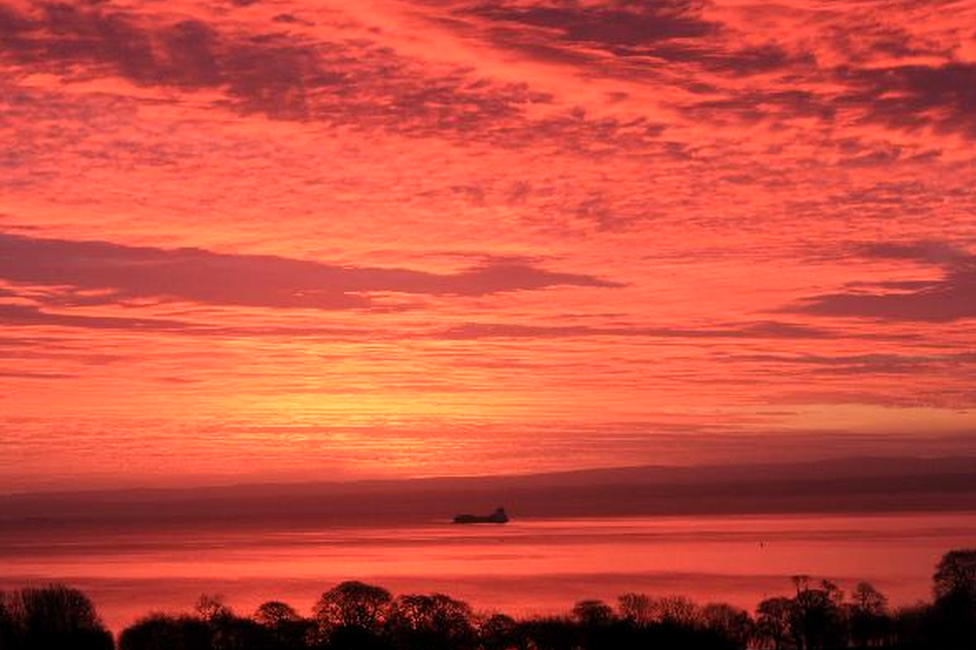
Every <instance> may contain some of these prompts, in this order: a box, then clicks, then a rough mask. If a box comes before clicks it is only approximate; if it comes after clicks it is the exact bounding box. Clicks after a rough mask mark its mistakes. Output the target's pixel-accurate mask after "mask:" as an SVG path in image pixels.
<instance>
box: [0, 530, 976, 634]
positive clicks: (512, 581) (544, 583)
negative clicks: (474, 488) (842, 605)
mask: <svg viewBox="0 0 976 650" xmlns="http://www.w3.org/2000/svg"><path fill="white" fill-rule="evenodd" d="M42 537H43V539H40V538H39V536H38V535H37V533H36V532H34V533H29V534H28V533H27V532H25V531H16V530H10V529H7V530H0V587H12V586H18V585H20V584H23V583H24V582H27V581H32V582H44V581H48V580H52V579H57V580H61V581H65V582H68V583H70V584H73V585H76V586H79V587H81V588H82V589H85V590H86V591H87V592H88V593H89V594H90V595H91V596H92V597H93V598H94V599H95V602H96V605H97V606H98V608H99V611H100V612H101V613H102V615H103V617H104V618H105V620H106V622H107V623H108V624H109V625H110V626H111V627H112V628H113V629H116V630H118V629H121V627H124V626H125V625H126V624H128V623H130V622H131V621H133V620H134V619H135V618H136V617H138V616H139V615H142V614H144V613H146V612H148V611H150V610H166V611H186V610H189V609H191V608H192V605H193V603H194V601H195V600H196V598H197V597H198V596H199V594H200V593H202V592H208V593H213V592H219V593H222V594H224V595H225V596H226V597H227V599H228V602H229V604H230V605H231V606H232V607H234V608H235V609H236V610H237V611H238V612H242V613H244V612H249V611H251V610H253V608H254V607H256V606H257V605H258V604H259V603H260V602H263V601H264V600H268V599H272V598H274V599H280V600H285V601H287V602H290V603H291V604H292V605H294V606H295V607H297V608H299V609H300V610H304V611H308V610H309V609H310V608H311V606H312V604H313V602H314V601H315V599H316V597H317V595H318V594H320V593H321V592H322V591H324V590H325V589H327V588H329V587H330V586H332V585H333V584H334V583H336V582H337V581H340V580H344V579H350V578H356V579H364V580H367V581H371V582H376V583H378V584H382V585H384V586H386V587H387V588H389V589H390V590H391V591H394V592H397V593H402V592H405V591H434V590H440V591H444V592H446V593H449V594H451V595H454V596H457V597H461V598H464V599H466V600H468V601H469V602H471V603H472V604H473V605H475V607H476V608H478V609H496V608H497V609H502V610H504V611H507V612H510V613H520V614H525V613H539V612H559V611H564V610H567V609H568V608H570V607H571V606H572V604H573V602H575V601H576V600H579V599H581V598H591V597H597V598H604V599H608V600H612V599H614V598H615V597H616V596H617V595H618V594H620V593H624V592H626V591H643V592H646V593H650V594H654V595H665V594H685V595H689V596H692V597H694V598H696V599H698V600H700V601H708V600H723V601H728V602H732V603H736V604H738V605H741V606H743V607H747V608H749V609H752V607H753V606H754V605H755V603H756V602H757V601H758V600H759V599H761V598H763V597H765V596H769V595H774V594H779V593H783V594H786V593H788V592H789V590H790V588H791V585H790V582H789V580H788V576H789V575H792V574H797V573H806V574H810V575H813V576H815V577H828V578H831V579H832V580H835V581H836V582H839V583H840V584H841V586H842V587H845V588H850V587H851V586H852V585H853V584H854V583H855V582H856V581H859V580H862V579H866V580H870V581H872V582H874V583H875V585H876V586H878V587H879V588H881V589H882V591H884V592H885V593H887V594H888V595H889V597H890V598H891V600H892V602H893V603H895V604H905V603H911V602H914V601H916V600H919V599H924V598H928V597H929V585H930V577H931V574H932V568H933V566H934V564H935V563H936V562H937V561H938V558H939V557H940V556H941V554H942V553H943V552H945V551H946V550H947V549H949V548H953V547H963V546H973V545H974V543H976V513H948V514H947V513H939V514H934V515H932V514H896V515H891V514H884V515H863V516H846V515H845V516H811V515H802V516H800V515H797V516H791V515H786V516H783V515H777V516H716V517H693V518H691V517H688V518H676V517H664V518H660V517H656V518H628V519H580V520H569V519H559V520H533V521H515V522H513V523H510V524H508V525H506V526H475V527H467V526H454V525H451V524H448V523H441V522H429V523H425V524H422V525H416V526H410V527H392V528H391V527H387V528H378V527H377V528H363V527H359V528H348V529H346V528H335V527H332V528H321V529H292V530H282V529H254V528H251V529H247V530H239V529H238V530H233V531H227V530H210V529H201V528H195V529H192V530H180V531H173V530H169V531H166V532H162V533H160V532H153V533H151V534H149V533H145V532H141V533H140V532H133V531H125V530H114V531H107V530H87V531H72V532H71V533H70V534H69V533H46V534H44V535H43V536H42Z"/></svg>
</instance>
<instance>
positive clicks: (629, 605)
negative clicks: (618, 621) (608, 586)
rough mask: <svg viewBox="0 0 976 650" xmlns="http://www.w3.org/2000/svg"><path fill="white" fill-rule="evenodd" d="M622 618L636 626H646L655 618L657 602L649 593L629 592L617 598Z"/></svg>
mask: <svg viewBox="0 0 976 650" xmlns="http://www.w3.org/2000/svg"><path fill="white" fill-rule="evenodd" d="M617 610H618V611H619V612H620V618H622V619H623V620H625V621H627V622H629V623H631V624H632V625H634V626H636V627H644V626H647V625H649V624H650V623H652V622H653V621H654V619H655V610H656V603H655V602H654V599H653V598H651V597H650V596H648V595H647V594H638V593H627V594H623V595H622V596H620V597H619V598H617Z"/></svg>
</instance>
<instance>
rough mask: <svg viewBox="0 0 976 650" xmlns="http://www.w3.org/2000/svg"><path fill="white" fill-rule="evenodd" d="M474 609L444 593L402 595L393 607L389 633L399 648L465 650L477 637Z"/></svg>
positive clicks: (390, 615)
mask: <svg viewBox="0 0 976 650" xmlns="http://www.w3.org/2000/svg"><path fill="white" fill-rule="evenodd" d="M473 620H474V614H473V612H472V611H471V607H470V606H469V605H468V604H467V603H465V602H463V601H460V600H455V599H453V598H451V597H450V596H446V595H444V594H431V595H407V596H400V597H398V598H397V599H396V600H394V601H393V604H392V606H391V607H390V613H389V618H388V621H387V630H388V633H389V635H390V639H391V640H392V641H393V644H394V646H395V647H397V648H403V649H409V648H425V650H465V648H473V647H474V646H475V644H476V640H477V635H476V634H475V629H474V625H473Z"/></svg>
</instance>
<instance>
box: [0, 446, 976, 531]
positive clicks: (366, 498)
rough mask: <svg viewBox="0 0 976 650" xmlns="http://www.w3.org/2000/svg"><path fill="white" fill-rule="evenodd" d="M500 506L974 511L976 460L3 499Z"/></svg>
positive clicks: (31, 519)
mask: <svg viewBox="0 0 976 650" xmlns="http://www.w3.org/2000/svg"><path fill="white" fill-rule="evenodd" d="M499 503H504V504H505V505H506V507H507V508H508V510H509V512H510V514H511V516H512V518H513V520H514V521H518V520H519V519H532V518H549V517H590V516H600V517H607V516H638V515H685V514H701V515H704V514H775V513H821V512H831V513H838V512H851V513H854V512H898V511H903V512H907V511H950V510H973V509H976V458H934V459H919V458H846V459H835V460H821V461H810V462H804V463H790V464H764V465H729V466H701V467H629V468H619V469H596V470H584V471H574V472H559V473H550V474H533V475H514V476H491V477H471V478H427V479H412V480H379V481H357V482H347V483H327V482H322V483H301V484H270V485H235V486H226V487H195V488H186V489H127V490H111V491H87V492H61V493H35V494H13V495H6V496H0V524H4V523H6V524H13V523H17V524H18V526H19V527H23V526H61V525H70V524H72V523H88V524H92V523H100V524H105V525H111V524H119V525H123V526H125V525H133V524H138V525H140V526H142V527H145V526H149V525H157V526H167V525H188V524H191V525H192V523H193V522H195V521H200V522H206V523H208V524H214V523H224V524H226V525H228V526H231V525H233V526H247V525H248V524H249V522H251V523H257V522H260V524H261V525H267V524H269V523H274V522H275V521H288V522H296V523H297V522H300V523H303V524H320V525H348V526H354V525H376V524H377V523H383V524H388V525H396V524H398V523H404V524H406V523H418V522H420V523H426V522H432V521H444V522H448V521H450V518H451V516H452V515H453V514H454V513H457V512H481V511H489V512H490V511H491V510H493V509H494V508H495V507H496V506H497V505H498V504H499Z"/></svg>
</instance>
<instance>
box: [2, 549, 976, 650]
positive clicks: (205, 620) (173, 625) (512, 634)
mask: <svg viewBox="0 0 976 650" xmlns="http://www.w3.org/2000/svg"><path fill="white" fill-rule="evenodd" d="M793 582H794V586H795V591H794V594H793V595H792V596H779V597H775V598H768V599H766V600H763V601H762V602H761V603H759V605H758V606H757V607H756V612H755V617H754V618H753V617H752V616H750V615H749V614H748V613H747V612H746V611H744V610H741V609H738V608H736V607H733V606H731V605H726V604H724V603H711V604H707V605H705V606H699V605H697V604H695V603H694V602H692V601H690V600H688V599H687V598H683V597H679V596H669V597H664V598H653V597H651V596H648V595H646V594H637V593H630V594H624V595H623V596H621V597H620V598H619V600H618V602H617V606H616V607H613V606H611V605H609V604H607V603H605V602H603V601H600V600H582V601H580V602H578V603H577V604H576V605H575V607H573V608H572V610H571V611H570V612H569V614H568V615H567V616H565V617H536V618H528V619H524V620H516V619H514V618H511V617H509V616H506V615H504V614H493V615H480V614H476V613H475V612H474V611H473V610H472V609H471V607H470V606H469V605H468V604H467V603H464V602H462V601H459V600H456V599H454V598H451V597H450V596H446V595H444V594H406V595H400V596H397V597H394V596H393V595H392V594H390V592H388V591H387V590H385V589H383V588H382V587H377V586H374V585H368V584H365V583H362V582H355V581H352V582H343V583H341V584H339V585H336V586H335V587H333V588H332V589H330V590H328V591H326V592H325V593H323V594H322V597H321V598H320V599H319V600H318V602H317V603H316V605H315V607H314V610H313V616H312V617H310V618H305V617H303V616H301V615H300V614H299V613H298V612H297V611H296V610H295V609H294V608H292V607H291V606H289V605H287V604H286V603H282V602H278V601H269V602H266V603H264V604H263V605H261V606H260V607H258V609H257V611H256V612H255V613H254V614H253V615H252V616H238V615H237V614H235V613H234V612H233V611H232V610H231V609H230V608H229V607H227V606H226V605H225V604H224V601H223V598H222V597H220V596H212V595H204V596H201V598H200V600H199V601H198V603H197V611H196V613H195V614H193V615H180V616H173V615H168V614H151V615H149V616H147V617H145V618H143V619H141V620H139V621H138V622H136V623H135V624H133V625H131V626H130V627H128V628H126V629H125V630H124V631H123V632H122V634H121V635H120V637H119V640H118V647H119V649H120V650H647V649H649V648H652V649H653V648H660V649H662V650H667V649H669V648H695V649H696V650H741V649H743V648H759V649H768V650H840V649H841V648H891V649H897V650H923V649H925V650H928V649H931V648H939V649H940V650H962V649H964V648H965V649H972V648H976V551H974V550H957V551H951V552H949V553H947V554H946V555H945V556H944V557H943V558H942V560H941V562H940V563H939V565H938V566H937V567H936V570H935V574H934V576H933V594H934V596H935V600H934V602H933V603H931V604H919V605H916V606H914V607H908V608H902V609H900V610H898V611H894V612H892V611H891V610H890V609H889V608H888V602H887V599H886V598H885V597H884V595H883V594H882V593H881V592H879V591H878V590H877V589H875V588H874V587H873V586H872V585H870V584H868V583H866V582H862V583H860V584H858V585H857V586H856V587H855V588H854V590H853V591H852V592H851V593H850V594H849V595H845V594H844V593H843V592H842V591H841V590H840V589H839V588H838V587H837V586H836V585H834V584H833V583H831V582H829V581H826V580H819V581H815V580H813V579H811V578H809V577H807V576H796V577H794V578H793ZM61 648H64V649H70V650H110V649H111V648H113V643H112V638H111V635H109V633H108V632H107V631H106V630H105V628H104V626H103V625H102V623H101V621H100V620H99V618H98V616H97V614H96V613H95V609H94V607H93V606H92V603H91V601H89V600H88V598H87V597H86V596H85V595H84V594H82V593H81V592H79V591H77V590H74V589H70V588H68V587H63V586H58V585H55V586H50V587H45V588H42V589H38V588H26V589H22V590H20V591H15V592H12V593H7V594H3V593H0V650H48V649H51V650H54V649H61Z"/></svg>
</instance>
